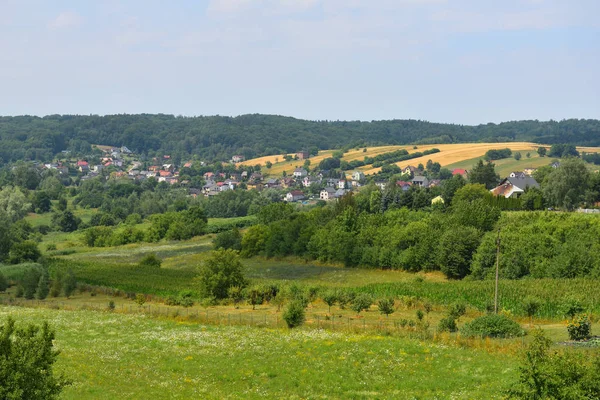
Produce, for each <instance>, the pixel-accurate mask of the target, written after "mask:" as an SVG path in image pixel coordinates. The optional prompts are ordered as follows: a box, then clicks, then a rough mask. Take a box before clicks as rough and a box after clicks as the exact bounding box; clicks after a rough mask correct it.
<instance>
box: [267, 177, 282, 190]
mask: <svg viewBox="0 0 600 400" xmlns="http://www.w3.org/2000/svg"><path fill="white" fill-rule="evenodd" d="M265 186H266V187H268V188H273V187H276V186H279V180H277V179H274V178H271V179H267V181H266V182H265Z"/></svg>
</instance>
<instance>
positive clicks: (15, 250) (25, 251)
mask: <svg viewBox="0 0 600 400" xmlns="http://www.w3.org/2000/svg"><path fill="white" fill-rule="evenodd" d="M9 254H10V257H9V258H10V262H11V263H12V264H19V263H22V262H26V261H32V262H36V261H37V260H38V259H39V258H40V257H41V255H42V253H41V252H40V250H39V249H38V246H37V243H36V242H34V241H33V240H25V241H23V242H19V243H15V244H13V245H12V247H11V248H10V253H9Z"/></svg>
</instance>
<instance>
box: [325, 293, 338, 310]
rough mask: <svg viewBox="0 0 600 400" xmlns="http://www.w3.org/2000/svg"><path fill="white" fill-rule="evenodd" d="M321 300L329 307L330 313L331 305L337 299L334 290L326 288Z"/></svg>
mask: <svg viewBox="0 0 600 400" xmlns="http://www.w3.org/2000/svg"><path fill="white" fill-rule="evenodd" d="M322 298H323V302H324V303H325V304H327V306H328V307H329V314H331V306H333V305H335V303H337V301H338V294H337V292H335V291H334V290H328V291H326V292H325V293H324V294H323V297H322Z"/></svg>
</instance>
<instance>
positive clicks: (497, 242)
mask: <svg viewBox="0 0 600 400" xmlns="http://www.w3.org/2000/svg"><path fill="white" fill-rule="evenodd" d="M499 262H500V228H498V238H497V239H496V289H495V291H494V313H495V314H498V270H499Z"/></svg>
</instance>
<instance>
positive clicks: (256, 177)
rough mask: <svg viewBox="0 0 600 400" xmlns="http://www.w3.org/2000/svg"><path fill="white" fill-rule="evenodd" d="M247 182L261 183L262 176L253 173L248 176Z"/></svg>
mask: <svg viewBox="0 0 600 400" xmlns="http://www.w3.org/2000/svg"><path fill="white" fill-rule="evenodd" d="M248 180H249V181H250V182H254V183H258V182H262V180H263V176H262V174H260V173H258V172H253V173H252V175H250V178H249V179H248Z"/></svg>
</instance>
